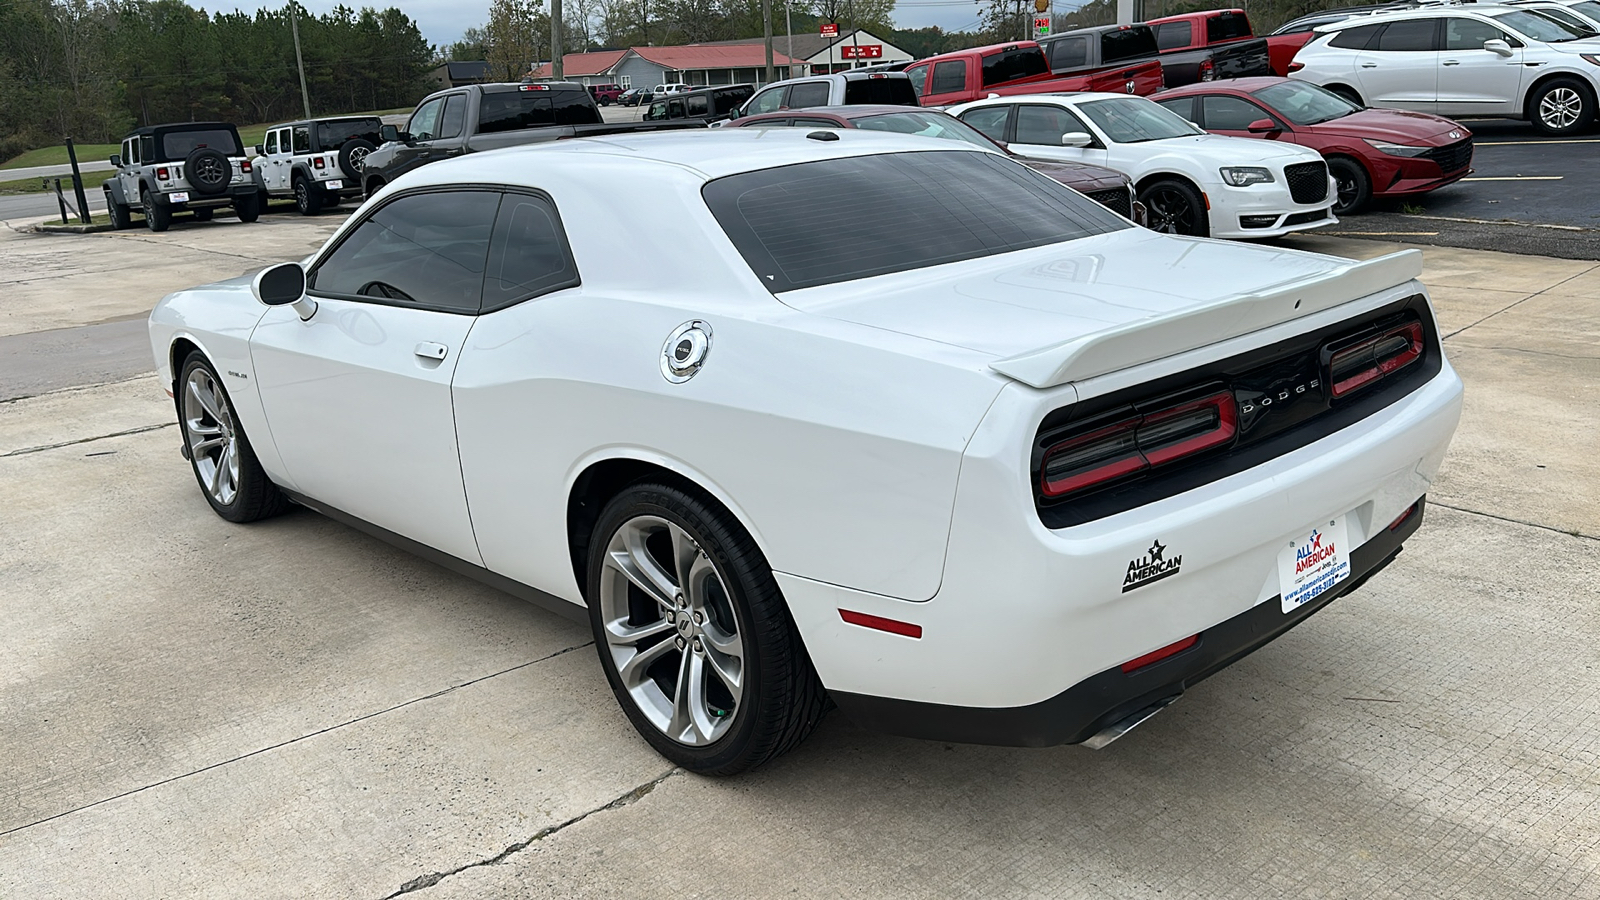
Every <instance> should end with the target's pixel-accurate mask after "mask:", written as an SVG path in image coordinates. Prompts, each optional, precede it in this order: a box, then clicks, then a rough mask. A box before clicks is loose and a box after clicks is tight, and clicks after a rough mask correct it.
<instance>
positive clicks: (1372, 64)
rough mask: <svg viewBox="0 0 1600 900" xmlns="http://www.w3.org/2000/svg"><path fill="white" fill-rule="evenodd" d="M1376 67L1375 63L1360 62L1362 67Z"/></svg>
mask: <svg viewBox="0 0 1600 900" xmlns="http://www.w3.org/2000/svg"><path fill="white" fill-rule="evenodd" d="M1377 67H1378V64H1377V63H1362V64H1361V68H1363V69H1376V68H1377Z"/></svg>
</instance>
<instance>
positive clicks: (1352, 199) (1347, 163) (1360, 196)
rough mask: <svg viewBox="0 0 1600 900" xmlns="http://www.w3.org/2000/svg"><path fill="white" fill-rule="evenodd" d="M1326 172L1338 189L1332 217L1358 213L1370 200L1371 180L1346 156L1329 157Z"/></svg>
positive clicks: (1363, 169)
mask: <svg viewBox="0 0 1600 900" xmlns="http://www.w3.org/2000/svg"><path fill="white" fill-rule="evenodd" d="M1328 172H1329V173H1330V174H1332V175H1333V183H1334V185H1335V186H1336V187H1337V188H1338V193H1337V195H1336V197H1335V199H1334V202H1333V214H1334V215H1336V216H1345V215H1350V214H1351V213H1358V212H1360V211H1361V210H1362V209H1363V208H1364V207H1365V206H1366V205H1367V202H1368V201H1369V200H1371V199H1372V179H1371V178H1370V177H1368V176H1367V170H1366V169H1365V168H1364V167H1363V166H1362V165H1361V164H1360V163H1358V162H1356V161H1355V160H1353V159H1351V158H1349V157H1348V156H1333V157H1329V159H1328Z"/></svg>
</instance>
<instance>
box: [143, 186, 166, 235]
mask: <svg viewBox="0 0 1600 900" xmlns="http://www.w3.org/2000/svg"><path fill="white" fill-rule="evenodd" d="M139 202H140V203H141V204H143V205H144V225H145V227H146V228H148V229H150V230H151V231H156V232H160V231H166V230H167V227H168V226H170V225H171V224H172V209H171V207H167V206H157V205H156V198H155V197H152V196H151V195H150V189H149V188H145V189H144V190H142V191H140V192H139Z"/></svg>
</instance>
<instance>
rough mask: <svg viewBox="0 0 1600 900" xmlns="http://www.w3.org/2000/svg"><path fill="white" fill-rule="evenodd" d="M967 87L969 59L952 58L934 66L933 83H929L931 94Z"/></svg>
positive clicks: (962, 89) (945, 92)
mask: <svg viewBox="0 0 1600 900" xmlns="http://www.w3.org/2000/svg"><path fill="white" fill-rule="evenodd" d="M966 89H967V61H966V60H964V59H951V60H946V61H945V62H942V63H939V64H937V65H935V66H934V67H933V79H932V83H931V84H929V85H928V93H930V94H950V93H954V92H956V91H964V90H966Z"/></svg>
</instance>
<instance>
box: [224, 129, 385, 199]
mask: <svg viewBox="0 0 1600 900" xmlns="http://www.w3.org/2000/svg"><path fill="white" fill-rule="evenodd" d="M382 130H383V120H382V119H379V118H378V117H377V116H346V117H342V118H330V119H306V120H301V121H299V122H285V123H283V124H281V125H274V126H272V127H271V128H268V129H267V136H266V137H265V138H264V139H263V141H262V143H260V144H257V145H256V147H255V152H256V157H255V159H254V160H252V162H253V163H254V165H253V167H252V168H253V172H252V174H253V175H254V177H255V181H256V186H257V187H258V188H259V190H260V192H261V204H262V208H263V209H265V208H266V203H267V198H269V197H293V198H294V205H295V208H296V209H298V210H300V214H301V215H303V216H314V215H316V214H317V213H319V212H321V211H322V208H323V207H324V206H337V205H338V204H339V201H340V200H343V199H347V198H359V197H360V196H361V193H362V191H361V169H362V165H363V163H365V161H366V158H367V155H368V154H370V153H371V152H372V151H373V150H376V149H377V148H378V144H379V142H381V141H382V140H383V138H382V137H381V136H380V132H381V131H382Z"/></svg>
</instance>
